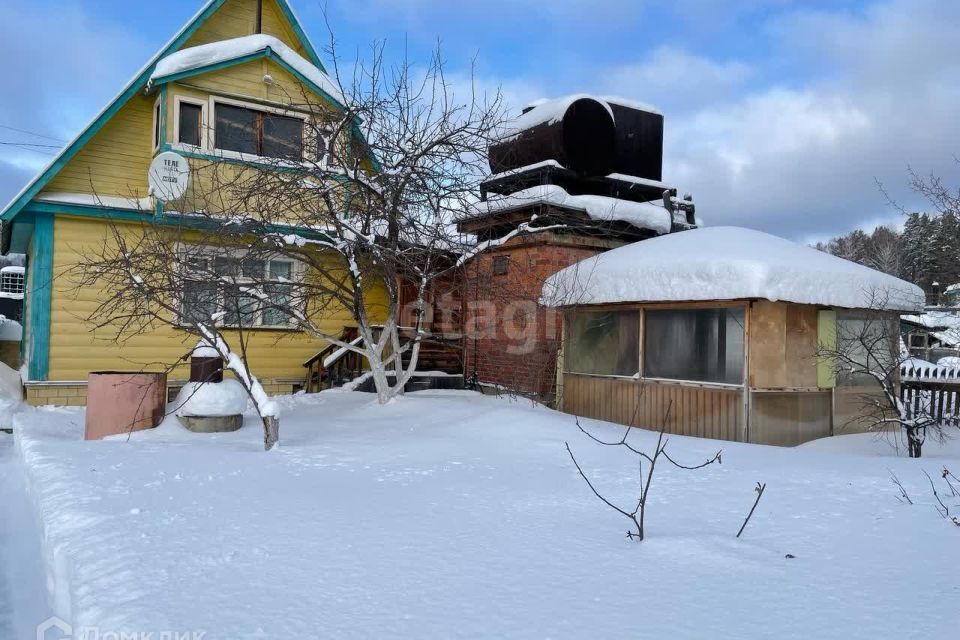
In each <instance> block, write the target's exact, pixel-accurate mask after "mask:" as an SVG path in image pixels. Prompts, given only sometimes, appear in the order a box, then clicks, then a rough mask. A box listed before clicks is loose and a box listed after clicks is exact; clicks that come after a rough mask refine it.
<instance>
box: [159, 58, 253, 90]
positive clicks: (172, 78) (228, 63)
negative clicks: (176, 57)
mask: <svg viewBox="0 0 960 640" xmlns="http://www.w3.org/2000/svg"><path fill="white" fill-rule="evenodd" d="M264 55H265V53H264V52H263V51H258V52H256V53H251V54H248V55H245V56H240V57H238V58H233V59H232V60H224V61H223V62H217V63H216V64H208V65H207V66H205V67H197V68H196V69H190V70H189V71H181V72H180V73H171V74H170V75H166V76H160V77H158V78H154V79H153V84H154V85H165V84H167V83H170V82H178V81H180V80H183V79H185V78H191V77H193V76H199V75H201V74H204V73H210V72H211V71H220V70H221V69H229V68H230V67H235V66H237V65H240V64H244V63H246V62H252V61H253V60H259V59H260V58H263V57H264Z"/></svg>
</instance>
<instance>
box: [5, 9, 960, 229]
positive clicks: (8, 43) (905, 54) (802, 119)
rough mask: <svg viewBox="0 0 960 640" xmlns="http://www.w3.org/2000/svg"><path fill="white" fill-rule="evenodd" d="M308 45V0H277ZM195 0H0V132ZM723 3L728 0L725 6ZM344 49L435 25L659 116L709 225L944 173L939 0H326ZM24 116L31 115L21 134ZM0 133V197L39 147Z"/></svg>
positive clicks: (949, 145)
mask: <svg viewBox="0 0 960 640" xmlns="http://www.w3.org/2000/svg"><path fill="white" fill-rule="evenodd" d="M292 1H293V6H294V8H295V9H296V11H297V12H298V13H299V14H300V17H301V18H302V20H303V22H304V27H305V29H306V30H307V32H308V33H309V34H310V35H311V37H312V38H313V40H314V42H315V43H316V44H317V45H318V46H320V45H322V44H324V43H325V42H326V40H327V30H326V27H325V26H324V21H323V5H322V4H321V3H320V2H317V1H316V0H292ZM201 4H202V2H201V1H200V0H167V1H166V2H163V3H153V2H129V1H120V0H98V1H96V2H92V1H91V2H77V1H75V0H74V1H70V0H31V1H28V0H6V1H5V2H4V7H3V9H0V16H2V18H3V19H2V20H0V55H2V56H3V59H4V60H6V61H8V64H6V65H5V66H4V69H3V71H0V75H2V76H3V77H2V80H3V81H2V82H0V141H3V142H27V143H32V144H35V145H57V144H59V143H60V142H59V141H62V140H66V139H69V138H70V137H72V136H73V135H75V134H76V133H77V131H78V130H79V129H80V128H81V127H82V126H83V125H84V124H85V123H86V122H87V120H88V119H89V118H90V117H91V116H92V115H93V114H94V113H95V112H96V111H97V110H99V109H100V108H101V107H102V106H103V104H104V103H105V102H106V101H107V100H109V99H110V98H111V97H112V96H113V94H114V93H116V91H117V90H118V89H119V88H120V86H121V85H122V84H123V83H124V82H125V81H126V80H127V79H129V77H130V76H132V75H133V73H134V72H135V71H136V70H137V69H138V68H139V67H140V66H141V65H142V64H143V63H144V62H145V61H146V60H147V58H148V57H149V56H151V55H152V54H153V53H154V52H155V51H156V50H157V49H158V48H159V47H160V46H161V45H162V44H163V43H164V42H165V41H166V40H167V39H168V38H169V37H170V36H171V35H172V34H173V32H174V31H176V30H177V29H178V28H179V27H180V26H181V25H182V24H183V22H184V21H186V20H187V19H188V18H189V17H190V16H191V15H192V14H193V13H194V12H195V11H196V10H197V8H198V7H199V6H200V5H201ZM730 5H733V6H732V7H731V6H730ZM326 6H327V9H328V13H329V16H330V18H331V23H332V26H333V28H334V30H335V34H336V36H337V40H338V42H339V45H340V51H341V54H342V55H344V56H345V57H348V58H349V57H352V55H353V54H354V52H356V51H357V50H358V49H359V50H361V52H362V51H363V49H364V48H365V47H367V45H369V43H370V42H371V41H372V40H375V39H386V40H387V42H388V46H389V47H390V51H392V52H393V53H394V54H396V55H400V54H401V53H402V51H403V50H404V49H406V50H407V51H408V52H409V54H408V55H409V57H410V58H411V59H412V60H413V61H417V60H418V59H423V58H424V56H425V55H426V54H427V53H428V52H429V50H430V49H431V48H432V47H433V46H435V45H436V43H437V42H438V41H439V42H440V43H441V44H442V46H443V50H444V53H445V58H446V60H447V62H448V69H449V70H450V71H451V73H452V74H453V75H454V76H455V77H458V78H460V81H461V82H465V81H466V78H467V77H468V75H469V69H470V65H471V61H472V60H473V61H475V70H476V71H475V77H476V79H477V82H478V83H479V84H481V85H482V86H483V87H485V88H488V89H491V90H492V89H494V88H496V87H501V88H502V90H503V92H504V94H505V97H506V99H507V101H508V103H509V104H510V105H511V106H512V107H513V108H514V109H515V110H516V109H519V107H520V106H522V105H523V104H525V103H526V102H529V101H530V100H533V99H536V98H541V97H550V96H557V95H562V94H565V93H572V92H587V93H600V94H616V95H621V96H624V97H629V98H633V99H638V100H642V101H644V102H648V103H652V104H655V105H657V106H658V107H660V109H661V110H662V111H663V112H664V114H665V116H666V128H667V132H666V137H667V139H666V149H665V172H664V173H665V176H664V177H665V179H666V180H667V181H669V182H672V183H675V184H677V185H678V186H679V187H680V189H681V190H682V191H689V192H692V193H693V195H694V197H695V199H696V201H697V203H698V212H699V213H700V214H701V215H702V217H703V218H704V219H705V220H706V222H707V223H708V224H713V225H717V224H739V225H746V226H752V227H756V228H760V229H763V230H767V231H771V232H774V233H778V234H780V235H784V236H787V237H791V238H794V239H798V240H811V239H815V238H819V237H823V236H828V235H831V234H835V233H841V232H844V231H847V230H849V229H851V228H854V227H856V226H860V225H873V224H877V223H880V222H888V221H892V222H897V221H898V218H899V216H898V214H897V213H896V212H895V211H894V210H893V209H892V208H891V207H890V206H889V205H888V204H887V203H886V202H885V201H884V198H883V197H882V196H881V194H880V192H879V190H878V188H877V186H876V181H877V180H879V181H881V182H882V183H883V184H884V185H885V186H886V188H887V189H888V191H890V192H891V193H892V194H894V196H895V197H896V198H897V199H898V200H899V201H900V202H901V203H902V204H904V205H905V206H907V207H908V208H921V207H922V203H921V202H919V201H917V200H916V199H915V197H914V196H913V195H912V194H911V193H910V191H909V188H908V186H907V176H906V169H907V166H908V165H909V166H913V167H914V168H915V169H917V170H918V171H920V172H922V173H928V172H934V173H937V174H939V175H942V176H943V177H944V178H945V179H946V180H948V182H950V183H951V184H957V185H960V177H958V176H957V174H958V173H960V172H958V170H957V169H958V165H957V164H956V163H955V161H954V159H953V158H954V155H955V154H960V139H958V138H960V125H958V124H957V120H958V117H957V114H960V2H955V1H954V0H872V1H871V0H856V1H855V0H833V1H817V0H807V1H799V0H738V1H737V2H726V1H723V0H553V1H552V2H524V1H522V0H513V1H510V0H485V1H484V2H475V1H472V0H460V1H459V2H450V0H329V1H328V2H327V4H326ZM11 127H12V128H13V129H21V130H25V131H29V132H31V134H42V135H44V136H47V137H46V138H41V137H38V136H36V135H31V134H26V133H20V132H18V131H14V130H13V129H11ZM51 151H52V149H51V148H48V147H40V146H37V147H32V148H31V149H30V150H27V149H24V148H22V147H14V146H10V145H0V201H4V202H5V201H6V200H7V199H9V197H11V196H12V195H14V193H16V191H18V190H19V188H20V187H22V186H23V184H24V183H25V182H26V181H27V180H28V179H29V178H30V176H31V175H32V174H33V173H35V172H36V170H37V169H39V168H40V167H41V166H42V165H43V164H44V163H45V162H46V161H47V160H48V159H49V155H48V154H49V153H50V152H51Z"/></svg>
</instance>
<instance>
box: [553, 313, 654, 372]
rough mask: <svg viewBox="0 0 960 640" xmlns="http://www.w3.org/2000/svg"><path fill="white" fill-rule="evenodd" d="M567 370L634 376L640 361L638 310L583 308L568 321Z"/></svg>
mask: <svg viewBox="0 0 960 640" xmlns="http://www.w3.org/2000/svg"><path fill="white" fill-rule="evenodd" d="M567 332H568V336H569V339H568V340H567V351H566V354H565V359H564V361H565V363H566V370H567V371H569V372H571V373H588V374H594V375H609V376H633V375H636V374H637V372H638V371H637V370H638V368H639V363H640V353H639V351H640V313H639V312H638V311H583V312H577V313H575V314H573V315H571V316H570V317H569V320H568V322H567Z"/></svg>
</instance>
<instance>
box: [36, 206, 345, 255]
mask: <svg viewBox="0 0 960 640" xmlns="http://www.w3.org/2000/svg"><path fill="white" fill-rule="evenodd" d="M24 211H25V212H27V213H31V214H34V215H35V216H37V219H38V221H39V218H40V216H51V220H52V216H53V215H54V214H62V215H70V216H77V217H82V218H99V219H102V220H111V221H114V222H141V223H142V222H154V223H156V224H160V225H164V226H168V227H180V228H183V229H197V230H209V229H215V228H216V226H217V225H216V223H215V222H213V221H212V220H210V219H209V218H204V217H201V216H190V215H183V214H181V213H171V212H169V211H168V212H163V213H162V214H161V215H162V218H160V219H158V218H156V217H155V215H154V212H153V211H135V210H130V209H114V208H110V207H97V206H89V205H78V204H61V203H57V202H31V203H30V204H29V205H28V206H27V207H26V208H25V209H24ZM161 211H162V209H161ZM38 224H39V222H38ZM51 229H52V228H51ZM266 230H267V231H268V232H270V233H284V234H287V233H290V234H295V235H298V236H301V237H303V238H307V239H308V240H319V241H326V242H331V241H332V239H331V238H330V236H328V235H327V234H326V233H324V232H322V231H317V230H316V229H310V228H308V227H298V226H295V225H286V224H271V225H266ZM34 234H35V235H34V238H35V239H34V243H36V231H34ZM51 238H52V230H51ZM50 252H51V253H52V252H53V248H52V245H51V249H50Z"/></svg>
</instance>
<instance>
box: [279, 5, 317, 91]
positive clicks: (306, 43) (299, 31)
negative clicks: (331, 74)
mask: <svg viewBox="0 0 960 640" xmlns="http://www.w3.org/2000/svg"><path fill="white" fill-rule="evenodd" d="M277 5H278V6H279V7H280V11H282V12H283V15H284V16H286V18H287V20H288V21H289V22H290V25H291V26H292V27H293V32H294V33H295V34H296V36H297V38H299V39H300V42H301V43H302V44H303V48H304V49H306V50H307V57H308V58H309V59H310V62H312V63H313V64H314V66H315V67H317V68H318V69H320V71H323V72H324V73H326V72H327V70H326V68H325V67H324V66H323V63H322V62H320V56H318V55H317V52H316V50H315V49H314V48H313V43H312V42H310V38H308V37H307V34H306V32H305V31H304V30H303V27H301V26H300V21H299V20H297V16H296V14H295V13H294V12H293V9H292V8H291V7H290V5H289V4H288V3H287V0H277Z"/></svg>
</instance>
